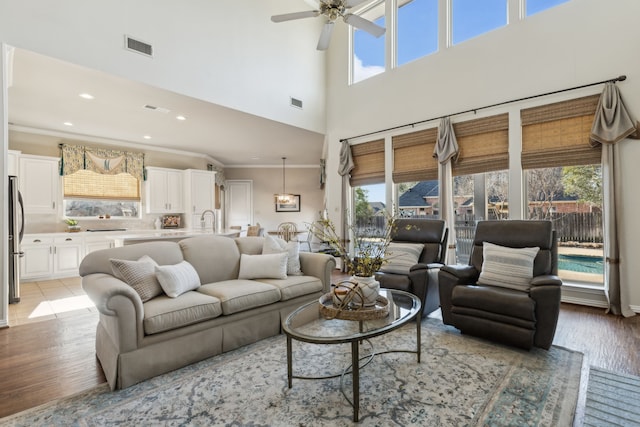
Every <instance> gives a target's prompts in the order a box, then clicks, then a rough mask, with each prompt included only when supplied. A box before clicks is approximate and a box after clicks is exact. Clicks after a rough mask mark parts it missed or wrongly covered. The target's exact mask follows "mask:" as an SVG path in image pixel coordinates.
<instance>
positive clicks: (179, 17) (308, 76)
mask: <svg viewBox="0 0 640 427" xmlns="http://www.w3.org/2000/svg"><path fill="white" fill-rule="evenodd" d="M305 9H308V5H306V4H305V3H304V2H302V1H299V0H233V1H224V2H221V1H211V0H190V1H187V2H185V1H173V0H136V1H130V0H110V1H98V0H62V1H56V2H51V1H48V0H27V1H14V0H0V42H5V43H7V44H9V45H12V46H16V47H20V48H24V49H27V50H31V51H34V52H38V53H42V54H45V55H48V56H51V57H54V58H58V59H62V60H65V61H68V62H71V63H74V64H78V65H83V66H86V67H89V68H93V69H97V70H101V71H105V72H108V73H111V74H114V75H118V76H122V77H125V78H128V79H131V80H136V81H141V82H144V83H147V84H150V85H152V86H157V87H160V88H163V89H167V90H171V91H174V92H177V93H180V94H184V95H188V96H191V97H194V98H198V99H202V100H205V101H209V102H212V103H215V104H219V105H223V106H225V107H229V108H234V109H237V110H241V111H244V112H247V113H251V114H254V115H257V116H261V117H265V118H269V119H272V120H277V121H279V122H283V123H286V124H290V125H293V126H297V127H301V128H304V129H308V130H312V131H316V132H321V133H323V132H324V129H325V116H324V111H325V98H324V82H325V65H324V64H325V54H324V53H322V52H318V51H316V50H315V46H316V43H317V37H318V34H319V33H320V27H321V25H322V22H321V21H322V20H320V19H318V20H301V21H295V22H287V23H280V24H275V23H273V22H271V20H270V19H269V18H270V16H271V15H273V14H280V13H288V12H294V11H298V10H305ZM125 34H127V35H129V36H131V37H133V38H136V39H138V40H141V41H144V42H146V43H149V44H151V45H153V47H154V58H153V59H150V58H148V57H145V56H143V55H140V54H137V53H133V52H129V51H127V50H125V49H124V48H123V46H124V35H125ZM290 96H293V97H295V98H297V99H301V100H303V101H304V109H303V110H301V109H296V108H291V107H290V106H289V97H290Z"/></svg>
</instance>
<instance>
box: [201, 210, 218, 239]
mask: <svg viewBox="0 0 640 427" xmlns="http://www.w3.org/2000/svg"><path fill="white" fill-rule="evenodd" d="M207 213H210V214H211V216H212V218H211V228H212V229H213V232H214V233H215V232H216V213H215V212H214V211H212V210H211V209H206V210H205V211H204V212H202V215H200V228H202V229H203V230H204V226H205V222H204V215H205V214H207Z"/></svg>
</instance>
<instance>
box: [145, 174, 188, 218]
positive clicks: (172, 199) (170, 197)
mask: <svg viewBox="0 0 640 427" xmlns="http://www.w3.org/2000/svg"><path fill="white" fill-rule="evenodd" d="M146 169H147V180H146V181H145V185H146V187H145V190H146V191H145V193H146V194H145V202H146V203H145V205H146V207H145V209H146V212H147V213H182V212H184V202H183V192H184V186H183V182H184V180H183V175H182V171H181V170H176V169H166V168H156V167H147V168H146Z"/></svg>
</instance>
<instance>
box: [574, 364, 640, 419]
mask: <svg viewBox="0 0 640 427" xmlns="http://www.w3.org/2000/svg"><path fill="white" fill-rule="evenodd" d="M584 426H585V427H604V426H626V427H640V377H636V376H633V375H625V374H618V373H615V372H611V371H606V370H604V369H600V368H596V367H594V366H592V367H591V369H590V370H589V382H588V383H587V402H586V405H585V411H584Z"/></svg>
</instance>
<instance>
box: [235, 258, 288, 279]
mask: <svg viewBox="0 0 640 427" xmlns="http://www.w3.org/2000/svg"><path fill="white" fill-rule="evenodd" d="M286 278H287V254H286V253H285V252H281V253H278V254H267V255H247V254H242V255H241V256H240V273H239V274H238V279H286Z"/></svg>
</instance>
